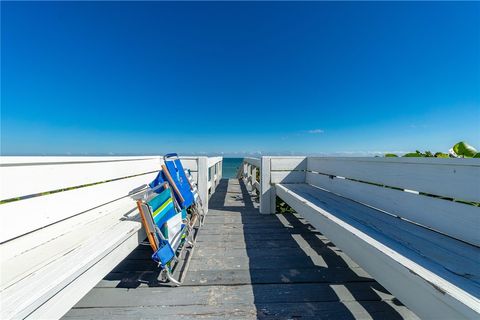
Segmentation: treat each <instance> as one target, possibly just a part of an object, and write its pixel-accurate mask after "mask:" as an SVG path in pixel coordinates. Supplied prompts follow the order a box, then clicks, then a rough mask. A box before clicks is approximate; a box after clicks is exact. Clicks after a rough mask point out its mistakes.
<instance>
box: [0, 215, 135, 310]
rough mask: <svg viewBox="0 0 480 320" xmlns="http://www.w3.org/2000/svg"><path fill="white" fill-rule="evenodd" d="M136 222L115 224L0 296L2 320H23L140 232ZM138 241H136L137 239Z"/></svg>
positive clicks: (18, 282)
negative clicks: (4, 319) (20, 319)
mask: <svg viewBox="0 0 480 320" xmlns="http://www.w3.org/2000/svg"><path fill="white" fill-rule="evenodd" d="M140 227H141V224H140V223H139V222H138V221H128V220H126V221H118V223H117V224H116V225H112V226H109V227H107V228H106V229H105V231H104V232H102V233H99V234H98V235H96V236H92V238H91V239H90V241H89V242H86V243H84V244H83V245H82V246H81V247H78V248H77V249H76V250H73V251H72V252H69V253H68V254H65V255H64V256H63V257H61V258H58V259H56V260H55V262H54V263H52V264H49V265H46V266H45V267H43V268H41V269H39V270H38V271H37V272H34V273H32V274H30V275H29V276H27V277H25V278H23V279H21V280H20V281H17V282H16V283H15V284H14V285H11V286H10V287H8V288H7V289H5V290H3V291H2V292H1V299H0V300H1V304H2V311H1V312H2V313H1V315H2V318H11V317H14V316H15V317H25V316H27V315H29V314H30V313H31V312H33V311H34V310H36V309H37V308H38V307H40V306H41V305H42V304H44V303H45V302H46V301H48V300H49V299H50V298H51V297H52V296H54V295H55V294H57V293H58V292H59V291H60V290H62V289H63V288H65V287H66V286H68V285H69V284H70V283H71V282H72V281H74V280H75V279H76V278H78V277H79V276H80V275H81V274H82V273H84V272H85V271H87V270H88V269H90V268H91V267H92V266H93V265H95V264H96V263H97V262H99V261H100V260H102V259H103V258H104V257H105V256H107V255H108V254H109V253H110V252H111V251H112V250H114V249H115V248H117V247H118V246H119V245H120V244H121V243H123V242H124V241H125V240H126V239H128V238H130V237H131V236H133V235H135V234H136V233H137V232H138V231H139V230H140ZM137 240H138V239H137Z"/></svg>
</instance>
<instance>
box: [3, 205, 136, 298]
mask: <svg viewBox="0 0 480 320" xmlns="http://www.w3.org/2000/svg"><path fill="white" fill-rule="evenodd" d="M132 202H133V201H131V200H130V199H123V200H122V201H116V202H114V203H110V204H108V205H106V206H104V207H102V208H97V209H95V210H91V212H88V213H85V215H81V216H79V217H78V218H87V219H74V220H75V221H72V222H70V221H69V220H66V221H62V222H60V223H59V225H58V226H57V225H55V226H51V227H47V228H44V229H42V230H40V231H38V232H33V233H31V234H29V235H27V236H24V237H20V238H17V239H15V240H12V241H9V242H7V243H4V244H2V245H1V246H0V254H1V257H2V268H1V270H0V272H1V277H0V279H1V285H0V287H1V289H2V290H3V289H5V288H6V287H8V286H10V285H12V284H13V283H15V282H16V281H18V280H20V279H22V278H25V277H27V276H28V275H30V274H32V273H35V272H37V271H38V270H40V269H41V268H44V267H45V266H47V265H51V264H52V263H54V262H55V261H56V260H57V259H59V258H61V257H63V256H64V255H67V254H68V253H70V252H72V251H74V250H78V249H79V248H81V246H82V243H83V242H84V241H87V240H88V239H89V238H91V237H92V235H95V234H98V233H102V232H104V231H105V229H108V228H109V227H110V226H112V225H115V224H116V223H118V221H119V220H120V219H122V218H124V215H125V214H126V213H128V210H129V209H130V208H131V210H133V209H134V208H135V207H134V205H133V204H132Z"/></svg>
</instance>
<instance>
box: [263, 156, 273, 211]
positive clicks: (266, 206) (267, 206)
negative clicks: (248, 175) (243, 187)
mask: <svg viewBox="0 0 480 320" xmlns="http://www.w3.org/2000/svg"><path fill="white" fill-rule="evenodd" d="M270 163H271V157H262V160H261V167H260V173H261V177H260V213H263V214H269V213H275V209H276V201H275V200H276V194H275V187H274V186H272V185H271V184H270Z"/></svg>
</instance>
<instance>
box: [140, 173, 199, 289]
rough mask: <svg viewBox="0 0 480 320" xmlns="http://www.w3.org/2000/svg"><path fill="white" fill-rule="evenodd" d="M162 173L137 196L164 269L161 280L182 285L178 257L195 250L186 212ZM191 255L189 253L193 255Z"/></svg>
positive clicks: (155, 255) (160, 263)
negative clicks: (178, 277) (177, 271)
mask: <svg viewBox="0 0 480 320" xmlns="http://www.w3.org/2000/svg"><path fill="white" fill-rule="evenodd" d="M162 180H163V178H162V173H161V172H160V173H159V175H158V176H157V178H156V179H155V181H154V182H152V184H153V185H154V187H153V188H152V187H150V186H143V189H144V190H143V191H142V192H141V193H139V194H136V195H135V196H134V199H135V200H136V201H137V206H138V210H139V211H140V216H141V218H142V223H143V225H144V227H145V231H146V233H147V238H148V242H149V244H150V246H151V247H152V249H153V252H154V253H153V254H152V259H153V260H154V261H156V262H157V263H158V264H159V267H160V268H161V269H162V270H161V272H160V275H159V280H161V281H164V282H167V281H170V282H171V283H173V284H174V285H176V286H179V285H181V283H182V280H181V279H178V280H177V279H175V278H174V277H173V271H174V269H175V267H176V265H177V262H178V257H179V256H180V255H181V254H182V252H183V251H184V249H188V250H190V249H193V241H192V239H191V234H190V229H189V227H188V218H187V212H186V210H185V209H181V208H180V206H179V205H178V203H177V201H176V199H175V197H174V196H173V194H172V188H170V186H169V184H168V182H165V181H162ZM190 256H191V254H189V255H188V258H190ZM187 268H188V261H185V264H184V270H183V272H182V276H183V275H184V274H185V273H186V269H187Z"/></svg>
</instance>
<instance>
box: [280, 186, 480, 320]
mask: <svg viewBox="0 0 480 320" xmlns="http://www.w3.org/2000/svg"><path fill="white" fill-rule="evenodd" d="M297 188H298V189H300V190H298V189H297ZM305 188H306V186H300V185H290V186H288V188H287V187H286V186H283V185H277V192H278V193H279V196H280V197H281V198H282V199H283V200H285V201H286V202H287V203H288V204H290V205H291V206H292V207H293V208H294V209H295V210H297V212H301V214H302V215H303V216H304V217H305V218H306V219H308V220H309V221H310V222H311V223H312V225H314V226H315V227H317V228H318V229H319V230H321V231H322V233H324V234H325V235H326V236H327V237H329V238H330V239H332V241H334V242H335V244H336V245H337V246H339V247H340V248H341V249H342V250H343V251H345V252H346V253H347V254H348V255H350V256H351V257H352V258H353V259H354V260H355V261H357V262H358V263H359V264H360V265H362V267H364V268H365V269H366V270H367V272H368V273H370V274H371V275H372V276H373V277H374V278H375V279H376V280H378V281H379V282H380V283H382V284H383V285H384V286H385V287H386V288H387V289H389V290H391V291H392V292H394V293H395V295H397V296H398V297H399V298H400V299H401V300H402V302H403V303H405V304H406V305H407V306H410V307H412V309H413V310H415V312H417V313H418V314H419V315H420V316H421V317H422V316H423V317H426V318H430V317H435V318H445V317H447V318H475V317H476V315H478V313H479V312H480V308H479V306H480V304H479V303H478V302H479V300H478V298H476V297H478V296H479V293H478V288H474V287H472V283H473V282H470V281H467V280H466V279H463V280H462V278H461V277H459V276H455V275H453V274H448V275H445V273H449V272H448V271H446V270H445V269H443V267H441V266H438V265H436V264H435V263H432V261H430V260H428V259H426V258H425V257H423V256H420V255H419V254H418V253H416V252H413V251H412V250H409V249H405V248H404V247H402V246H401V245H400V246H399V245H398V243H397V242H395V241H392V240H390V241H388V240H386V239H384V238H382V237H379V236H378V233H376V232H375V231H374V232H373V233H372V229H371V228H370V227H367V226H365V225H364V224H363V223H361V222H358V221H357V219H356V218H355V219H352V218H348V217H345V216H342V213H345V212H351V211H352V208H351V207H350V208H346V207H345V202H346V201H345V200H344V199H341V198H339V199H338V201H331V200H329V199H328V198H326V197H322V199H321V200H320V199H318V200H315V197H316V198H318V197H319V193H318V190H315V195H316V196H315V197H312V196H311V195H307V197H308V199H306V198H305V197H304V194H305V193H304V191H305V190H307V189H305ZM309 188H313V187H309ZM293 189H297V190H296V191H293ZM312 192H313V191H312ZM325 193H326V192H323V193H322V195H323V194H325ZM331 197H335V196H334V195H332V196H330V198H331ZM337 198H338V197H337ZM312 201H313V202H312ZM350 205H351V206H353V204H350ZM356 205H357V206H358V207H357V209H358V210H354V211H353V212H357V213H358V211H359V210H367V209H368V208H367V207H365V206H362V207H364V208H365V209H361V208H360V206H361V205H360V204H356ZM324 206H327V207H328V210H327V209H325V207H324ZM370 210H373V209H370ZM356 216H357V215H356ZM359 216H362V214H359ZM380 216H382V214H380ZM385 216H386V215H385ZM401 222H402V221H401V220H399V222H397V223H401ZM412 227H415V226H413V225H412ZM417 228H420V227H417ZM430 232H431V231H430ZM437 240H438V239H437ZM452 241H456V240H452ZM465 246H468V245H466V244H465ZM442 273H443V274H442ZM438 274H441V275H442V276H446V278H447V279H448V280H445V279H444V278H442V277H440V276H438ZM452 278H455V279H457V281H456V285H461V286H462V288H466V287H468V288H469V292H473V295H472V294H471V293H468V292H466V291H464V290H463V289H460V288H459V287H457V286H456V285H453V284H452V283H451V282H449V281H451V279H452ZM440 288H441V289H440ZM475 292H476V293H475Z"/></svg>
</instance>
